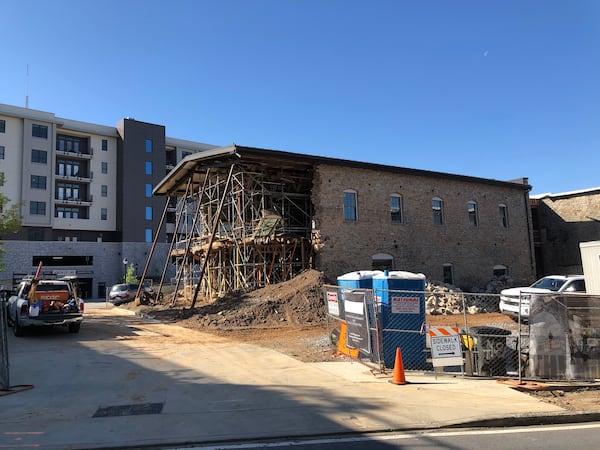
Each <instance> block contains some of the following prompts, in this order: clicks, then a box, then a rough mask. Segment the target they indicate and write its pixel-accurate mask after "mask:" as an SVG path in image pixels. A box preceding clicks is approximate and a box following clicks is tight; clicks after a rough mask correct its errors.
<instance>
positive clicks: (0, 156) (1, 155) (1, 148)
mask: <svg viewBox="0 0 600 450" xmlns="http://www.w3.org/2000/svg"><path fill="white" fill-rule="evenodd" d="M0 159H4V145H0Z"/></svg>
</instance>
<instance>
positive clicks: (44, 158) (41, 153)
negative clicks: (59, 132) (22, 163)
mask: <svg viewBox="0 0 600 450" xmlns="http://www.w3.org/2000/svg"><path fill="white" fill-rule="evenodd" d="M31 162H34V163H40V164H47V163H48V152H47V151H46V150H35V149H34V150H31Z"/></svg>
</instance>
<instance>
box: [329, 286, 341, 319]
mask: <svg viewBox="0 0 600 450" xmlns="http://www.w3.org/2000/svg"><path fill="white" fill-rule="evenodd" d="M327 312H328V313H329V314H331V315H332V316H339V315H340V302H339V300H338V293H337V292H331V291H328V292H327Z"/></svg>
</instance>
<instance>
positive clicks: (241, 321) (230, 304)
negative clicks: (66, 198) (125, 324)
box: [122, 270, 600, 412]
mask: <svg viewBox="0 0 600 450" xmlns="http://www.w3.org/2000/svg"><path fill="white" fill-rule="evenodd" d="M324 284H335V283H330V282H328V281H327V280H325V279H324V278H323V274H322V273H321V272H319V271H316V270H308V271H305V272H303V273H302V274H300V275H298V276H296V277H295V278H294V279H293V280H290V281H288V282H285V283H280V284H275V285H269V286H266V287H264V288H261V289H257V290H255V291H252V292H248V293H236V294H231V295H227V296H224V297H222V298H218V299H216V300H210V299H204V298H202V299H198V301H197V302H196V305H195V306H194V308H190V307H191V299H188V298H185V297H183V296H181V295H180V296H178V297H177V298H175V299H173V297H172V296H171V295H167V296H165V297H164V298H163V299H162V301H161V302H159V303H156V304H152V305H142V304H140V303H139V301H136V302H134V303H129V304H126V305H122V307H123V308H127V309H131V310H136V311H138V312H141V313H144V314H146V315H148V316H151V317H153V318H155V319H158V320H160V321H162V322H165V323H177V325H179V326H183V327H186V328H191V329H199V330H202V331H204V332H209V333H213V334H215V335H216V336H222V337H227V338H229V339H233V340H237V341H241V342H246V343H251V344H255V345H260V346H263V347H267V348H271V349H275V350H277V351H279V352H282V353H284V354H287V355H289V356H292V357H294V358H296V359H299V360H301V361H304V362H321V361H335V360H339V359H343V358H346V356H344V355H340V354H338V353H337V351H336V348H335V347H334V346H333V345H332V344H331V341H330V333H331V331H332V330H333V329H334V328H335V327H336V324H335V323H334V322H332V321H331V320H330V321H328V319H327V315H326V309H325V302H324V299H323V285H324ZM468 321H469V326H477V325H490V324H494V325H497V324H504V325H505V326H506V327H507V328H510V327H513V326H515V327H516V324H515V323H514V321H512V320H511V319H510V318H509V317H507V316H505V315H503V314H500V313H483V314H472V315H469V316H468ZM463 324H464V318H463V316H462V315H457V316H448V315H428V316H427V325H451V326H459V327H460V326H462V325H463ZM598 388H599V386H597V385H596V384H594V385H590V386H584V387H581V386H576V387H572V388H568V389H565V388H564V386H563V387H557V388H556V389H554V388H551V387H548V388H547V389H546V390H539V391H530V392H528V394H529V395H534V396H536V397H537V398H539V399H540V400H543V401H546V402H549V403H553V404H556V405H558V406H561V407H563V408H565V409H567V410H571V411H594V412H600V389H598Z"/></svg>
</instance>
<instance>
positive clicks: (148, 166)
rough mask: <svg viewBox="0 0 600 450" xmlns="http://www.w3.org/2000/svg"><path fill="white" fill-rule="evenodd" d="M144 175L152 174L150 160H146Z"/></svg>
mask: <svg viewBox="0 0 600 450" xmlns="http://www.w3.org/2000/svg"><path fill="white" fill-rule="evenodd" d="M146 175H152V161H146Z"/></svg>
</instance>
